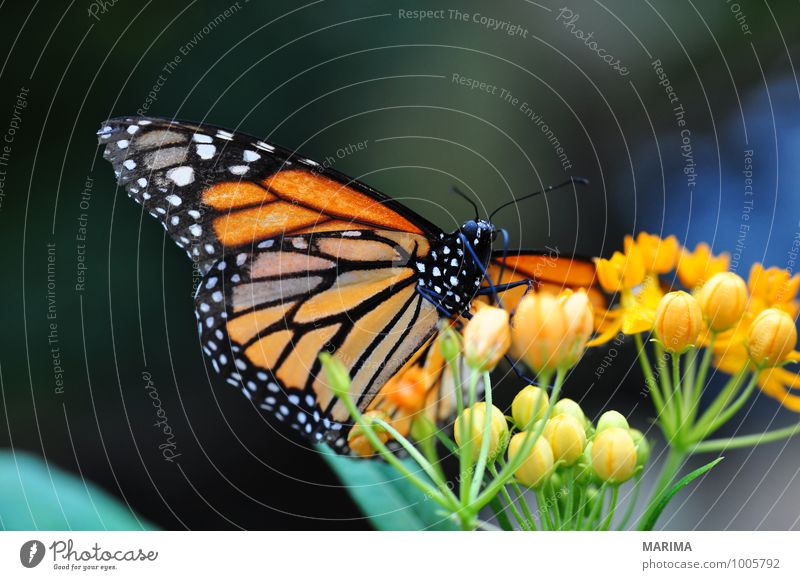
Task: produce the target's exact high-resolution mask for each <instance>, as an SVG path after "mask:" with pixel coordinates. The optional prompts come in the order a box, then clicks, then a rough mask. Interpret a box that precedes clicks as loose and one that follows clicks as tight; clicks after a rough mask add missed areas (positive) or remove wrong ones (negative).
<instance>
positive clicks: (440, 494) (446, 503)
mask: <svg viewBox="0 0 800 580" xmlns="http://www.w3.org/2000/svg"><path fill="white" fill-rule="evenodd" d="M339 400H340V401H342V403H344V406H345V407H346V408H347V411H348V412H349V413H350V416H351V417H352V418H353V419H355V421H356V423H358V425H359V426H360V427H361V429H362V430H363V431H364V434H365V435H366V436H367V439H368V440H369V442H370V444H371V445H372V447H373V449H375V450H377V451H378V453H380V455H381V457H383V458H384V459H385V460H386V462H387V463H388V464H389V465H391V466H392V467H394V468H395V469H396V470H397V471H399V472H400V473H401V474H402V475H403V477H405V478H406V479H407V480H408V481H409V482H410V483H411V484H412V485H413V486H414V487H416V488H417V489H419V490H420V491H421V492H423V493H424V494H426V495H427V496H428V497H430V498H431V499H433V500H434V501H435V502H436V503H438V504H439V505H441V506H442V507H444V508H445V509H447V510H449V511H451V512H455V511H457V510H458V508H459V503H458V499H457V498H456V497H455V495H453V492H451V491H450V489H449V488H448V487H447V484H444V486H439V485H437V486H436V487H438V488H439V489H436V488H434V487H431V486H430V485H428V484H427V483H425V482H424V481H423V480H422V479H420V478H419V477H417V476H416V475H415V474H413V473H412V472H411V471H410V470H409V469H408V468H406V466H405V465H403V463H402V462H401V461H400V460H399V459H397V457H395V455H394V453H392V452H391V451H390V450H389V448H388V447H386V445H385V444H384V443H383V441H381V440H380V438H378V435H377V434H376V433H375V430H374V429H373V427H372V425H371V424H369V423H367V422H366V421H365V420H364V416H363V415H362V414H361V412H360V411H359V410H358V407H356V405H355V403H353V399H352V398H351V397H350V395H349V394H346V395H345V396H343V397H341V398H340V399H339ZM401 437H402V436H401ZM412 447H413V446H412ZM423 462H425V459H424V458H423ZM420 467H422V465H420ZM434 473H435V472H434Z"/></svg>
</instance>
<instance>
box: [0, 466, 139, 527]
mask: <svg viewBox="0 0 800 580" xmlns="http://www.w3.org/2000/svg"><path fill="white" fill-rule="evenodd" d="M149 529H154V526H153V525H152V524H150V523H149V522H147V521H145V520H143V519H142V518H140V517H138V516H137V515H136V514H134V513H133V512H132V511H131V510H130V508H128V507H127V506H126V505H124V504H123V503H121V502H120V501H119V500H118V499H116V498H115V497H113V496H111V495H110V494H108V493H107V492H105V491H103V490H102V489H100V488H98V487H97V486H95V485H94V484H92V483H90V482H88V481H86V480H84V479H80V478H78V477H76V476H75V475H73V474H71V473H68V472H66V471H62V470H61V469H59V468H58V467H55V466H54V465H52V464H48V463H46V462H45V461H43V460H42V459H41V458H39V457H35V456H33V455H30V454H28V453H22V452H19V451H17V452H12V451H8V450H0V530H149Z"/></svg>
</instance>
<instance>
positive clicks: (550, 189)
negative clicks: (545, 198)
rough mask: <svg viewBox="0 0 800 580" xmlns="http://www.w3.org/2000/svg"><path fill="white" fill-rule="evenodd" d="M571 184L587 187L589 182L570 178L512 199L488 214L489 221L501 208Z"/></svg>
mask: <svg viewBox="0 0 800 580" xmlns="http://www.w3.org/2000/svg"><path fill="white" fill-rule="evenodd" d="M573 184H574V185H589V180H588V179H586V178H585V177H570V178H569V179H567V180H566V181H564V182H563V183H559V184H558V185H551V186H549V187H545V188H544V189H542V190H540V191H534V192H533V193H529V194H527V195H523V196H521V197H517V198H514V199H512V200H511V201H508V202H506V203H504V204H503V205H501V206H500V207H498V208H497V209H495V210H494V211H493V212H492V213H491V214H489V221H492V217H493V216H494V215H495V214H496V213H497V212H499V211H500V210H501V209H503V208H506V207H508V206H510V205H514V204H515V203H519V202H521V201H523V200H526V199H529V198H531V197H536V196H537V195H541V194H543V193H548V192H550V191H555V190H556V189H561V188H562V187H566V186H567V185H573Z"/></svg>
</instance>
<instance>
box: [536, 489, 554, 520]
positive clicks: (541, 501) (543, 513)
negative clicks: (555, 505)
mask: <svg viewBox="0 0 800 580" xmlns="http://www.w3.org/2000/svg"><path fill="white" fill-rule="evenodd" d="M543 488H544V486H543V485H540V486H539V487H538V488H536V490H535V493H536V504H537V507H538V509H539V522H540V523H541V525H542V529H543V530H552V529H554V528H555V524H554V523H553V520H552V518H551V517H550V507H549V506H548V505H547V499H546V498H545V497H544V491H543Z"/></svg>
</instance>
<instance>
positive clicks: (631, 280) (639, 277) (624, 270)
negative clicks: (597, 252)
mask: <svg viewBox="0 0 800 580" xmlns="http://www.w3.org/2000/svg"><path fill="white" fill-rule="evenodd" d="M626 245H627V247H626V248H625V253H624V254H623V253H622V252H614V254H613V255H612V256H611V259H609V260H606V259H604V258H595V260H594V261H595V264H596V267H597V279H598V280H599V281H600V285H601V286H602V287H603V289H604V290H605V291H606V292H619V291H621V290H627V289H630V288H633V287H634V286H638V285H639V284H641V283H642V281H644V277H645V275H646V274H647V271H646V270H645V266H644V257H643V256H642V252H641V250H639V248H638V246H637V245H636V244H633V243H628V244H626Z"/></svg>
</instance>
